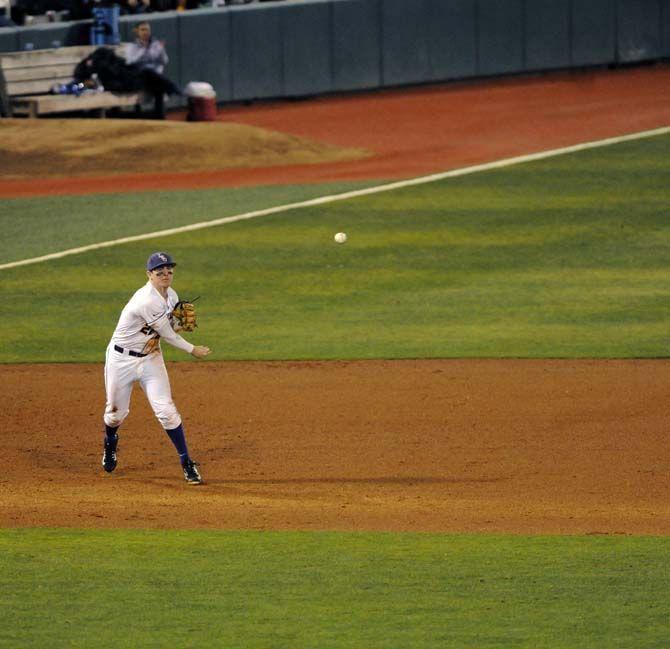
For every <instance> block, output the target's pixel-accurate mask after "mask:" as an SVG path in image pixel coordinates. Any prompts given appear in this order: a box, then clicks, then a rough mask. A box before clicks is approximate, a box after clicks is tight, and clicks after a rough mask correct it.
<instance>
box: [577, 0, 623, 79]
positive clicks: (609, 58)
mask: <svg viewBox="0 0 670 649" xmlns="http://www.w3.org/2000/svg"><path fill="white" fill-rule="evenodd" d="M615 3H616V0H572V65H574V66H584V65H602V64H605V63H612V62H614V60H615V51H616V34H615V26H616V6H615Z"/></svg>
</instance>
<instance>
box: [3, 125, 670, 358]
mask: <svg viewBox="0 0 670 649" xmlns="http://www.w3.org/2000/svg"><path fill="white" fill-rule="evenodd" d="M668 155H670V136H667V135H666V136H661V137H657V138H647V139H645V140H638V141H631V142H626V143H623V144H619V145H616V146H612V147H607V148H600V149H593V150H590V151H582V152H580V153H577V154H573V155H569V156H559V157H555V158H548V159H546V160H542V161H539V162H535V163H531V164H525V165H516V166H513V167H509V168H506V169H499V170H496V171H491V172H487V173H482V174H471V175H467V176H463V177H461V178H452V179H446V180H442V181H439V182H434V183H427V184H423V185H419V186H415V187H407V188H404V189H400V190H398V191H396V192H386V193H379V194H373V195H370V196H363V197H359V198H357V199H352V200H349V201H342V202H339V203H333V204H329V205H319V206H313V207H309V208H304V209H301V210H296V211H294V212H292V213H291V214H290V217H289V216H288V215H286V214H275V215H270V216H267V217H265V218H262V219H252V220H248V221H240V222H237V223H231V224H229V225H227V226H225V227H219V228H210V229H208V230H202V231H195V232H188V233H182V234H179V235H173V236H170V237H166V238H158V239H153V240H151V241H149V242H136V243H131V244H127V245H125V246H118V247H115V248H107V249H104V250H96V251H92V252H89V253H86V254H82V255H75V256H71V257H67V258H64V259H59V260H55V261H53V262H51V263H49V264H45V265H41V266H26V267H21V268H13V269H8V270H5V271H4V272H3V274H2V276H1V277H0V281H1V282H2V286H3V290H4V295H5V296H6V299H7V300H10V301H11V303H12V305H13V308H14V310H13V313H14V315H13V317H12V327H6V331H5V332H4V337H3V341H4V343H5V344H4V345H3V347H2V348H0V361H2V362H36V361H42V362H51V361H56V362H79V361H87V362H89V361H90V362H97V361H99V360H100V359H101V354H102V350H104V348H105V346H106V344H107V341H108V339H109V335H110V334H111V331H112V330H113V327H114V324H115V323H116V321H117V319H118V314H119V311H120V309H121V308H122V306H123V304H125V302H126V301H127V299H128V297H129V296H130V295H132V293H133V291H135V290H136V289H137V288H138V286H139V285H141V284H142V283H143V282H144V281H145V280H144V273H143V265H144V262H145V260H146V258H147V256H148V254H149V253H150V252H151V251H152V250H156V249H167V250H169V251H170V252H171V253H172V254H173V255H175V257H176V258H177V259H178V261H179V266H178V273H177V276H176V287H177V289H178V291H179V293H180V294H181V295H201V296H202V299H201V300H200V302H199V304H200V308H199V312H200V319H199V321H200V327H199V328H198V330H197V332H196V333H195V334H193V336H192V338H193V340H194V342H201V343H202V344H207V345H208V346H210V347H211V348H212V349H213V350H214V353H213V354H212V358H213V359H217V358H218V359H240V360H241V359H245V360H246V359H249V360H254V359H261V360H291V359H333V358H345V359H357V358H361V359H365V358H480V357H491V358H507V357H522V358H547V357H561V358H575V357H580V358H584V357H587V358H632V357H644V358H649V357H666V356H667V354H668V331H667V322H668V320H669V319H670V269H669V268H668V265H667V258H668V256H669V255H670V214H669V209H670V208H669V207H668V206H669V205H670V184H669V183H668V182H667V179H668V173H667V159H668ZM339 230H343V231H345V232H347V233H348V234H349V240H348V242H347V243H346V244H344V245H338V244H336V243H334V242H333V234H334V233H335V232H337V231H339ZM64 322H67V323H68V325H67V326H66V327H64V326H63V324H62V323H64ZM166 355H167V357H168V358H171V359H175V358H183V354H179V353H173V352H172V351H171V350H170V349H168V350H166Z"/></svg>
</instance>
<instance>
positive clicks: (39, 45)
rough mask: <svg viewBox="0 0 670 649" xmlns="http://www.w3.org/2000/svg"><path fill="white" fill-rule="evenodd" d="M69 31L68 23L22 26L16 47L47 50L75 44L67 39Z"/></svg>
mask: <svg viewBox="0 0 670 649" xmlns="http://www.w3.org/2000/svg"><path fill="white" fill-rule="evenodd" d="M71 31H72V27H71V25H70V24H69V23H44V24H41V25H31V26H30V27H22V28H21V29H20V30H19V44H18V47H19V49H20V50H25V49H33V50H47V49H49V48H52V47H61V46H63V45H77V43H71V42H69V41H68V35H69V33H70V32H71ZM89 40H90V39H89ZM87 42H88V41H87Z"/></svg>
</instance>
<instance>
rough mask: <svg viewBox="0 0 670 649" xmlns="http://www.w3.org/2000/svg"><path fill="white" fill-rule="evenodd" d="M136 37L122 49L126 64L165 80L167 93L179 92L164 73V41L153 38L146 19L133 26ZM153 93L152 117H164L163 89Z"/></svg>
mask: <svg viewBox="0 0 670 649" xmlns="http://www.w3.org/2000/svg"><path fill="white" fill-rule="evenodd" d="M135 34H136V36H137V38H136V39H135V41H134V42H133V43H128V44H127V45H126V47H125V50H124V58H125V60H126V63H127V64H128V65H137V66H138V67H139V68H140V69H142V70H151V72H153V73H155V74H156V75H160V77H161V78H162V79H163V80H164V82H165V90H167V92H168V94H179V93H180V92H181V91H180V90H179V88H178V87H177V86H176V85H175V84H174V83H173V82H172V81H170V80H169V79H168V78H167V77H166V76H165V75H164V74H163V70H165V66H166V65H167V64H168V61H169V59H168V55H167V52H166V51H165V43H164V42H163V41H160V40H157V39H155V38H154V37H153V36H152V35H151V25H150V24H149V23H148V22H147V21H142V22H141V23H138V24H137V26H136V27H135ZM153 94H154V117H155V118H156V119H165V97H164V89H162V88H157V89H156V91H155V92H154V93H153Z"/></svg>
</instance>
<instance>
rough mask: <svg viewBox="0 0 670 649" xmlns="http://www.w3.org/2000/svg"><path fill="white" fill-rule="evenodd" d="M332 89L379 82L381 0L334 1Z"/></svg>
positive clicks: (353, 87) (368, 85)
mask: <svg viewBox="0 0 670 649" xmlns="http://www.w3.org/2000/svg"><path fill="white" fill-rule="evenodd" d="M332 25H333V39H332V64H333V90H356V89H360V88H376V87H378V86H380V85H381V36H380V25H381V4H380V0H334V2H333V4H332Z"/></svg>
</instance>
